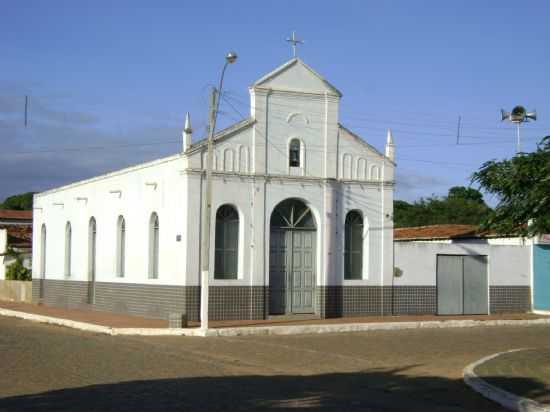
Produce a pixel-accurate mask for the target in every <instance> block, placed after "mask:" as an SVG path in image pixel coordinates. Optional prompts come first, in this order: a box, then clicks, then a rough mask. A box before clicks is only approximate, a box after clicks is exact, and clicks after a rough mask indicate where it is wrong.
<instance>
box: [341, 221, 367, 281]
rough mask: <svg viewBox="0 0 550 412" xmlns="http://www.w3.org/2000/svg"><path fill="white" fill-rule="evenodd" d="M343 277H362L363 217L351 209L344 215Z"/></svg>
mask: <svg viewBox="0 0 550 412" xmlns="http://www.w3.org/2000/svg"><path fill="white" fill-rule="evenodd" d="M345 229H346V230H345V240H344V243H345V245H344V279H361V278H362V277H363V275H362V272H363V217H362V216H361V214H360V213H359V212H357V211H354V210H352V211H351V212H349V213H348V214H347V216H346V228H345Z"/></svg>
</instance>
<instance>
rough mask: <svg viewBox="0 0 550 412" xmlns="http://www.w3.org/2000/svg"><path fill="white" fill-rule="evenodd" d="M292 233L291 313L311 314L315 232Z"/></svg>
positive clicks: (313, 287)
mask: <svg viewBox="0 0 550 412" xmlns="http://www.w3.org/2000/svg"><path fill="white" fill-rule="evenodd" d="M291 233H292V249H291V250H292V254H291V256H292V266H291V267H292V271H291V283H292V290H291V296H292V302H291V304H292V308H291V312H292V313H313V312H314V302H313V300H314V295H315V261H314V256H315V248H314V244H315V237H314V236H315V232H312V231H302V230H297V231H293V232H291Z"/></svg>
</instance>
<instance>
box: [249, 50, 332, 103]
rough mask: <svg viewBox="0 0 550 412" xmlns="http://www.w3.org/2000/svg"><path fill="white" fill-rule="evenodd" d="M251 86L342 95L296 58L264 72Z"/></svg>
mask: <svg viewBox="0 0 550 412" xmlns="http://www.w3.org/2000/svg"><path fill="white" fill-rule="evenodd" d="M252 87H262V88H268V89H275V90H292V91H300V92H306V93H325V92H328V93H330V94H333V95H337V96H339V97H342V93H340V91H339V90H338V89H337V88H336V87H334V86H333V85H332V84H330V83H329V82H328V81H327V80H325V79H324V78H323V77H322V76H321V75H320V74H319V73H317V72H316V71H315V70H313V69H312V68H311V67H309V66H308V65H307V64H305V63H304V62H303V61H302V60H300V59H298V58H294V59H292V60H290V61H288V62H286V63H285V64H283V65H282V66H279V67H278V68H276V69H275V70H273V71H272V72H271V73H268V74H266V75H265V76H263V77H262V78H261V79H259V80H257V81H256V82H255V83H254V84H253V85H252Z"/></svg>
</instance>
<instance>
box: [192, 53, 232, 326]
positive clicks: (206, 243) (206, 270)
mask: <svg viewBox="0 0 550 412" xmlns="http://www.w3.org/2000/svg"><path fill="white" fill-rule="evenodd" d="M236 60H237V53H235V52H229V53H227V56H225V64H224V65H223V69H222V73H221V75H220V83H219V85H218V88H217V89H216V88H215V87H213V88H212V92H211V95H210V116H209V122H208V154H207V157H206V190H205V196H204V202H203V209H202V210H203V216H202V225H201V226H202V227H201V233H202V247H201V251H202V258H201V260H202V264H201V313H200V316H201V329H203V330H206V329H208V282H209V280H210V219H211V215H212V154H213V149H214V131H215V129H216V119H217V117H218V109H219V107H220V97H221V91H222V86H223V77H224V75H225V69H227V66H228V65H230V64H232V63H235V61H236Z"/></svg>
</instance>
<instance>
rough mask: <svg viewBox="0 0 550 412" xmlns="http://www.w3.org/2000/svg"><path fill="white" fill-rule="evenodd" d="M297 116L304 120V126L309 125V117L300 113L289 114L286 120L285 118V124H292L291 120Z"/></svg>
mask: <svg viewBox="0 0 550 412" xmlns="http://www.w3.org/2000/svg"><path fill="white" fill-rule="evenodd" d="M298 116H301V117H302V119H304V122H305V124H306V125H308V124H309V117H307V116H306V115H305V114H303V113H300V112H293V113H290V114H289V115H288V116H287V118H286V122H287V123H289V124H290V123H291V122H292V120H293V119H294V118H295V117H298Z"/></svg>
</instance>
